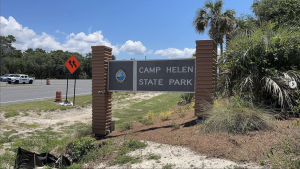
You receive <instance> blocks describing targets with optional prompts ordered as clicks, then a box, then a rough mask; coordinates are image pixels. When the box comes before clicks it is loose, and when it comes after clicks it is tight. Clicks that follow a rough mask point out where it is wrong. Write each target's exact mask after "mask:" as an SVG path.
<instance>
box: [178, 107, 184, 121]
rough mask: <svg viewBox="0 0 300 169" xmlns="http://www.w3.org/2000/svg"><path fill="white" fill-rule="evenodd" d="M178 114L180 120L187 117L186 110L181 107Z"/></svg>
mask: <svg viewBox="0 0 300 169" xmlns="http://www.w3.org/2000/svg"><path fill="white" fill-rule="evenodd" d="M176 113H177V114H178V116H179V117H180V118H182V117H185V116H186V110H185V109H184V107H180V108H179V109H178V110H177V111H176Z"/></svg>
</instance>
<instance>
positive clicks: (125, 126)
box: [120, 121, 133, 131]
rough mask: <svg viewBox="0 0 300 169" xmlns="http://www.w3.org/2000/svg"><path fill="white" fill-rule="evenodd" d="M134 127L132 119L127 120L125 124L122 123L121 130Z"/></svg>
mask: <svg viewBox="0 0 300 169" xmlns="http://www.w3.org/2000/svg"><path fill="white" fill-rule="evenodd" d="M132 128H133V124H132V121H126V122H124V123H123V124H121V125H120V130H121V131H126V130H130V129H132Z"/></svg>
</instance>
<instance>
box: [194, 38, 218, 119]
mask: <svg viewBox="0 0 300 169" xmlns="http://www.w3.org/2000/svg"><path fill="white" fill-rule="evenodd" d="M196 45H197V46H196V77H195V79H196V85H195V116H198V117H199V118H200V119H201V118H203V114H202V112H203V111H204V108H205V106H204V104H206V103H210V104H213V99H214V92H215V69H216V57H217V54H216V52H217V46H216V43H215V42H214V40H198V41H196Z"/></svg>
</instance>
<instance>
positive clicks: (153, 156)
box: [147, 153, 161, 160]
mask: <svg viewBox="0 0 300 169" xmlns="http://www.w3.org/2000/svg"><path fill="white" fill-rule="evenodd" d="M160 158H161V155H159V154H153V153H150V154H149V155H148V157H147V160H159V159H160Z"/></svg>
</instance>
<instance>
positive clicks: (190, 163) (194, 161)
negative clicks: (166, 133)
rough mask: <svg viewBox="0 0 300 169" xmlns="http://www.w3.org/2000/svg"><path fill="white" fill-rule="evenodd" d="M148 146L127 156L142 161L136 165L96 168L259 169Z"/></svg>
mask: <svg viewBox="0 0 300 169" xmlns="http://www.w3.org/2000/svg"><path fill="white" fill-rule="evenodd" d="M146 142H147V144H148V146H147V147H146V148H145V149H139V150H135V151H133V152H130V153H129V154H128V155H130V156H133V157H136V156H138V157H141V158H142V159H143V160H142V162H140V163H136V164H126V165H114V166H110V167H106V166H105V164H100V165H99V166H97V167H96V168H163V166H166V165H172V168H178V169H180V168H234V167H240V168H261V167H260V166H257V165H256V164H252V163H245V164H237V163H235V162H233V161H229V160H224V159H218V158H207V157H206V156H205V155H201V154H198V153H196V152H193V151H191V150H190V149H188V148H184V147H180V146H170V145H167V144H160V143H155V142H151V141H146ZM149 154H156V155H161V158H160V159H159V160H153V159H152V160H147V157H148V156H149Z"/></svg>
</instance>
